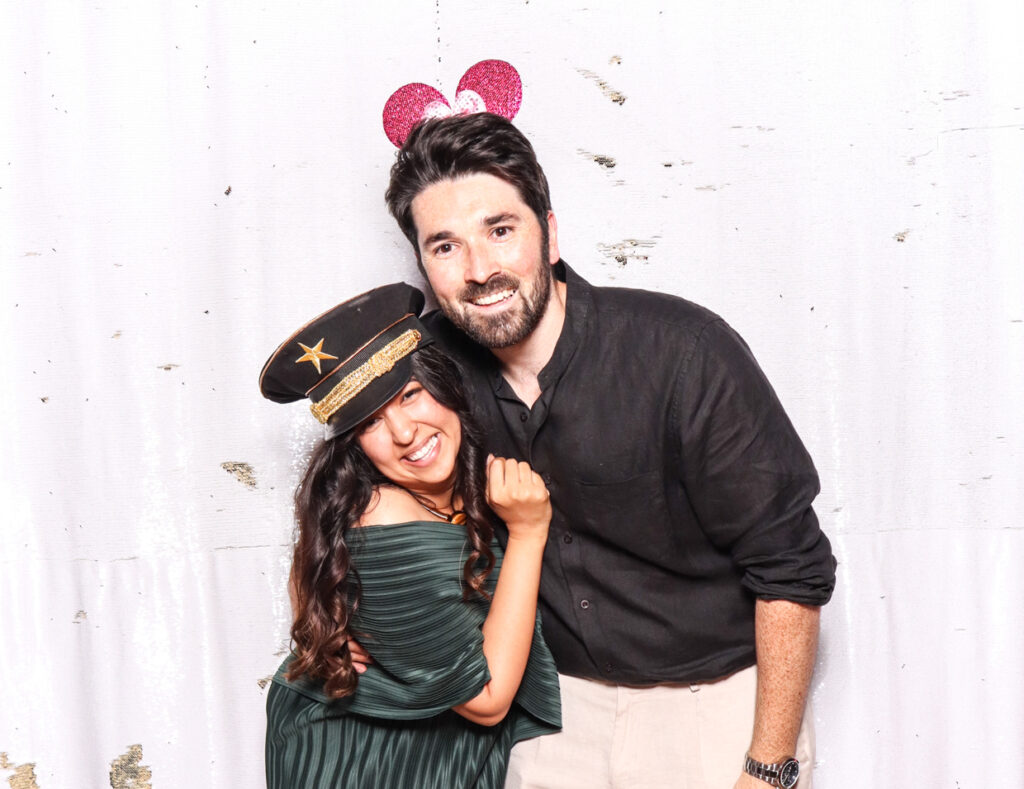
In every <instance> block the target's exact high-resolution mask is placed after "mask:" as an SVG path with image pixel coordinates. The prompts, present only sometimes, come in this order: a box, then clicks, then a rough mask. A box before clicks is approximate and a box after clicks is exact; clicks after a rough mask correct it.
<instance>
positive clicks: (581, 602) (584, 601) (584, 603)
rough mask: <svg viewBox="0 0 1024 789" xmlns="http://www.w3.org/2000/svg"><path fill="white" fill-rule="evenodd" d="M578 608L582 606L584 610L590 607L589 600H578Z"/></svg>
mask: <svg viewBox="0 0 1024 789" xmlns="http://www.w3.org/2000/svg"><path fill="white" fill-rule="evenodd" d="M580 608H582V609H583V610H584V611H586V610H587V609H588V608H590V601H589V600H580Z"/></svg>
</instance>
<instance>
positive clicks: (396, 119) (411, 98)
mask: <svg viewBox="0 0 1024 789" xmlns="http://www.w3.org/2000/svg"><path fill="white" fill-rule="evenodd" d="M445 109H447V112H445ZM450 114H451V107H449V105H448V101H447V100H446V99H445V97H444V96H443V95H442V94H441V92H440V91H439V90H437V89H435V88H432V87H430V86H429V85H424V84H423V83H422V82H412V83H410V84H408V85H403V86H402V87H400V88H399V89H398V90H396V91H395V92H394V93H392V94H391V98H389V99H388V102H387V104H385V105H384V133H385V134H386V135H387V136H388V139H389V140H391V143H392V144H393V145H394V146H395V147H396V148H401V147H402V143H403V142H405V138H406V137H408V136H409V132H411V131H412V128H413V126H415V125H416V124H417V123H419V122H420V121H421V120H423V119H424V118H427V117H431V118H436V117H440V116H443V115H450Z"/></svg>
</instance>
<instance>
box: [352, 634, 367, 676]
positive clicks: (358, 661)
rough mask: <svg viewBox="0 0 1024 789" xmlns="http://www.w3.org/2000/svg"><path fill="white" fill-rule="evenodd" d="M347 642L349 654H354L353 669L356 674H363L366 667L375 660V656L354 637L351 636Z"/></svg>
mask: <svg viewBox="0 0 1024 789" xmlns="http://www.w3.org/2000/svg"><path fill="white" fill-rule="evenodd" d="M347 643H348V651H349V654H350V655H352V670H353V671H355V672H356V674H362V673H363V672H364V671H366V667H367V666H368V665H370V664H371V663H372V662H373V658H372V657H370V653H369V652H367V651H366V650H365V649H363V647H362V645H361V644H360V643H359V642H358V641H356V640H355V639H354V638H350V639H349V640H348V642H347Z"/></svg>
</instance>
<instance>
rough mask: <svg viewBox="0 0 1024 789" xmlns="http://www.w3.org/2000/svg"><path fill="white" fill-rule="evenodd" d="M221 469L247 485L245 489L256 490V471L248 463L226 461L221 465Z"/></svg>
mask: <svg viewBox="0 0 1024 789" xmlns="http://www.w3.org/2000/svg"><path fill="white" fill-rule="evenodd" d="M220 467H221V468H222V469H224V470H225V471H226V472H228V473H229V474H232V475H234V477H235V479H237V480H238V481H239V482H241V483H242V484H243V485H245V487H247V488H253V489H255V487H256V470H255V469H254V468H253V467H252V466H250V465H249V464H248V463H240V462H238V461H232V460H226V461H224V462H223V463H221V464H220Z"/></svg>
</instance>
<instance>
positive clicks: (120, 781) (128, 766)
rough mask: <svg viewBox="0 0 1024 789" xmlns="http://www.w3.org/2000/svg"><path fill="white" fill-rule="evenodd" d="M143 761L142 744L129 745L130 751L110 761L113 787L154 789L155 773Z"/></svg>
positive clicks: (119, 788) (113, 788)
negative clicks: (152, 781)
mask: <svg viewBox="0 0 1024 789" xmlns="http://www.w3.org/2000/svg"><path fill="white" fill-rule="evenodd" d="M141 761H142V746H141V745H132V746H129V748H128V752H127V753H124V754H122V755H121V756H118V757H117V758H116V759H114V761H112V762H111V763H110V786H111V787H112V789H153V784H152V783H150V781H151V780H152V779H153V773H152V771H151V770H150V769H149V767H147V766H146V765H144V764H140V762H141Z"/></svg>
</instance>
